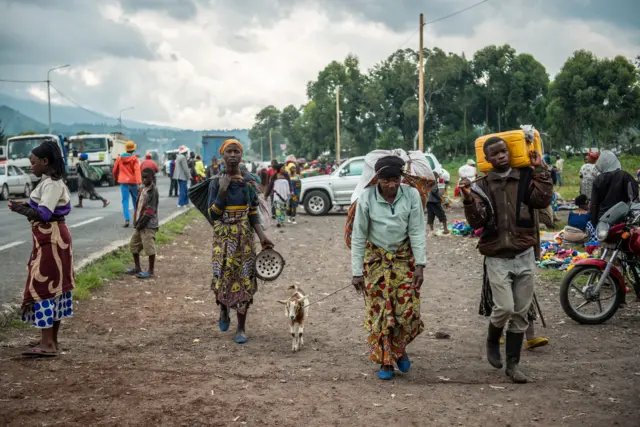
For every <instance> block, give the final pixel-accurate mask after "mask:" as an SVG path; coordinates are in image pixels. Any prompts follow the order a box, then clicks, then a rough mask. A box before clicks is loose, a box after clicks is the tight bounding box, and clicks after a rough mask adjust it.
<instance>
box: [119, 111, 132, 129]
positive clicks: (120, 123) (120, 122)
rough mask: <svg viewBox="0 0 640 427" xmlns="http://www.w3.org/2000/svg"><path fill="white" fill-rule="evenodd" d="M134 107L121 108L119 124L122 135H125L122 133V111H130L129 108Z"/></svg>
mask: <svg viewBox="0 0 640 427" xmlns="http://www.w3.org/2000/svg"><path fill="white" fill-rule="evenodd" d="M133 109H134V107H129V108H123V109H122V110H120V115H119V116H118V124H119V125H120V135H123V133H122V113H124V112H125V111H129V110H133Z"/></svg>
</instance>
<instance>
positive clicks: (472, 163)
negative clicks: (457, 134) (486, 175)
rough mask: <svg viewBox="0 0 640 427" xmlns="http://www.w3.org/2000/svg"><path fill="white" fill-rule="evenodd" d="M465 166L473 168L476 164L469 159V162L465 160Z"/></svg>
mask: <svg viewBox="0 0 640 427" xmlns="http://www.w3.org/2000/svg"><path fill="white" fill-rule="evenodd" d="M467 164H468V165H469V166H475V165H476V162H474V161H473V160H471V159H469V160H467Z"/></svg>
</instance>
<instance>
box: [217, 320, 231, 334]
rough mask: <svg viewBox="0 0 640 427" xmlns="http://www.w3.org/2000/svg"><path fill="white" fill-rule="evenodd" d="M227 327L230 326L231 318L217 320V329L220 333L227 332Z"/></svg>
mask: <svg viewBox="0 0 640 427" xmlns="http://www.w3.org/2000/svg"><path fill="white" fill-rule="evenodd" d="M229 326H231V318H228V319H227V320H222V319H220V320H218V328H220V331H222V332H227V331H228V330H229Z"/></svg>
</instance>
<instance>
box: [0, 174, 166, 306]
mask: <svg viewBox="0 0 640 427" xmlns="http://www.w3.org/2000/svg"><path fill="white" fill-rule="evenodd" d="M158 187H159V191H160V207H159V212H160V219H162V218H163V217H166V216H168V215H170V214H171V213H173V212H176V211H178V210H179V209H178V208H177V207H176V202H177V199H176V198H169V197H167V195H168V194H169V179H168V178H166V177H163V176H158ZM98 192H99V193H100V194H101V195H102V196H103V197H105V198H106V199H107V200H109V201H110V202H111V204H110V205H109V206H108V207H106V208H102V204H101V203H100V202H99V201H94V202H91V201H89V202H87V203H84V206H85V207H84V208H83V209H72V210H71V214H69V216H68V217H67V225H69V227H70V228H71V235H72V237H73V257H74V263H75V264H76V265H77V264H78V263H80V262H82V260H83V259H86V258H87V257H88V256H89V255H91V254H92V253H94V252H97V251H100V250H101V249H103V248H104V247H106V246H108V245H109V244H110V243H112V242H115V241H118V240H122V239H127V238H128V237H129V236H131V230H132V229H131V228H122V224H123V223H124V217H123V216H122V204H121V201H120V187H118V186H116V187H102V188H99V189H98ZM71 198H72V204H74V205H75V204H76V203H77V201H78V196H77V193H72V195H71ZM130 210H131V212H132V218H133V207H131V206H130ZM31 245H32V243H31V231H30V229H29V224H28V222H27V220H26V219H25V217H23V216H22V215H18V214H15V213H13V212H11V211H9V209H8V208H7V202H6V201H1V202H0V304H2V303H5V302H9V301H11V300H15V299H16V298H20V297H21V295H22V291H23V289H24V282H25V280H26V277H27V273H26V263H27V260H28V258H29V255H30V253H31Z"/></svg>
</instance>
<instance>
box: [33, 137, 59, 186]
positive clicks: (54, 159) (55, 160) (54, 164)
mask: <svg viewBox="0 0 640 427" xmlns="http://www.w3.org/2000/svg"><path fill="white" fill-rule="evenodd" d="M31 153H32V154H33V155H34V156H36V157H37V158H39V159H47V162H49V167H50V168H51V170H52V174H51V178H53V179H60V178H62V177H63V176H64V172H65V164H64V159H63V158H62V150H61V149H60V147H59V146H58V144H57V143H56V142H55V141H54V140H52V139H47V140H45V141H44V142H43V143H42V144H40V145H39V146H37V147H36V148H34V149H33V150H32V151H31Z"/></svg>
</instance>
